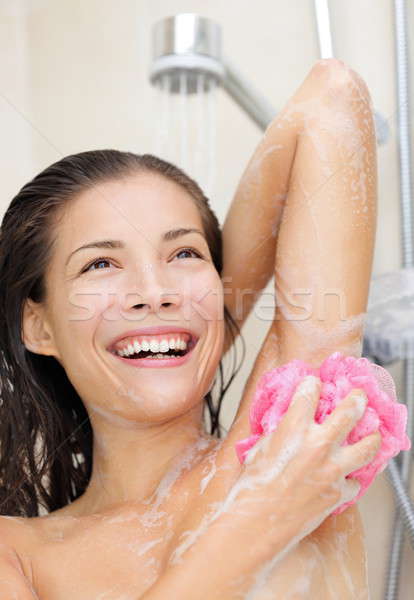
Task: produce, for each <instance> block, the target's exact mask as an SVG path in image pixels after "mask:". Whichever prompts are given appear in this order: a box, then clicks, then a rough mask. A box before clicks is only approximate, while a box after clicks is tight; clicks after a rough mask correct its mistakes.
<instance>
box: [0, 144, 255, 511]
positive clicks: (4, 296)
mask: <svg viewBox="0 0 414 600" xmlns="http://www.w3.org/2000/svg"><path fill="white" fill-rule="evenodd" d="M139 172H142V173H154V174H157V175H159V176H162V177H165V178H166V179H168V180H171V181H173V182H175V183H177V184H178V185H180V186H181V187H182V188H184V189H185V190H186V191H187V192H188V193H189V194H190V196H191V197H192V198H193V199H194V201H195V203H196V206H197V208H198V210H199V213H200V216H201V220H202V223H203V228H204V232H205V235H206V238H207V242H208V246H209V249H210V252H211V256H212V259H213V263H214V266H215V268H216V270H217V272H218V273H219V274H221V271H222V237H221V230H220V225H219V222H218V220H217V217H216V215H215V214H214V212H213V211H212V209H211V208H210V205H209V200H208V199H207V197H206V196H205V195H204V194H203V192H202V190H201V188H200V187H199V185H198V184H197V183H196V182H195V181H194V180H193V179H191V178H190V177H189V176H188V175H187V174H186V173H184V172H183V171H182V170H181V169H179V168H178V167H176V166H175V165H173V164H171V163H169V162H167V161H164V160H162V159H160V158H158V157H156V156H154V155H151V154H142V155H138V154H134V153H132V152H122V151H118V150H113V149H104V150H90V151H87V152H80V153H78V154H73V155H70V156H66V157H64V158H62V159H61V160H59V161H57V162H55V163H53V164H52V165H50V166H49V167H47V168H46V169H44V170H43V171H42V172H41V173H39V174H38V175H37V176H36V177H34V178H33V179H32V180H31V181H29V182H28V183H27V184H26V185H24V186H23V187H22V188H21V190H20V191H19V192H18V193H17V195H16V196H15V197H14V198H13V199H12V201H11V203H10V205H9V207H8V208H7V210H6V212H5V214H4V216H3V220H2V223H1V228H0V282H1V285H0V320H1V325H0V327H1V328H0V331H1V335H0V514H3V515H10V516H22V517H34V516H38V515H39V509H40V507H41V506H42V507H43V508H45V509H46V511H48V512H51V511H54V510H57V509H59V508H61V507H63V506H66V505H67V504H68V503H70V502H72V501H73V500H75V499H76V498H78V497H79V496H80V495H82V494H83V492H84V491H85V489H86V487H87V485H88V482H89V480H90V477H91V473H92V447H93V430H92V427H91V423H90V420H89V416H88V413H87V411H86V409H85V407H84V405H83V402H82V400H81V398H80V397H79V395H78V394H77V392H76V390H75V388H74V387H73V386H72V384H71V382H70V380H69V379H68V377H67V375H66V372H65V370H64V368H63V367H62V366H61V364H60V363H59V361H57V360H56V359H55V358H54V357H53V356H44V355H40V354H36V353H33V352H31V351H30V350H28V349H27V348H26V347H25V345H24V343H23V339H22V335H21V334H22V316H23V308H24V304H25V301H26V299H27V298H30V299H31V300H33V301H34V302H42V301H44V300H45V296H46V286H45V272H46V269H47V266H48V264H49V261H50V257H51V256H52V251H53V246H54V241H55V240H54V239H53V231H54V224H55V222H56V217H57V215H59V214H61V211H60V209H62V208H64V207H65V205H66V204H67V202H68V201H69V200H71V199H73V198H74V197H76V196H77V194H80V193H81V192H83V191H85V190H88V189H90V188H93V187H94V186H95V185H97V184H98V183H102V182H105V181H110V180H114V179H119V178H122V177H128V176H129V175H133V174H136V173H139ZM224 319H225V327H226V335H229V336H230V338H229V339H231V340H232V341H233V342H234V341H235V340H236V338H237V336H240V339H241V341H242V344H243V357H242V359H241V361H240V363H239V365H238V366H237V367H236V361H235V360H234V359H233V363H232V367H233V368H232V371H231V375H230V377H229V378H228V379H227V381H225V378H224V373H223V365H222V361H220V363H219V367H218V376H216V379H215V380H214V384H213V387H212V388H211V390H210V391H209V393H208V394H207V395H206V396H205V397H204V411H203V418H204V419H205V416H206V410H205V409H206V407H207V409H208V411H209V419H210V429H211V431H210V433H211V434H212V435H215V436H216V437H217V438H220V437H221V429H222V427H221V425H220V422H219V415H220V408H221V403H222V400H223V396H224V394H225V393H226V391H227V389H228V387H229V385H230V384H231V382H232V381H233V379H234V377H235V375H236V374H237V372H238V371H239V369H240V367H241V364H242V362H243V359H244V353H245V344H244V340H243V338H242V337H241V335H240V330H239V328H238V325H237V323H236V322H235V321H234V320H233V318H232V316H231V315H230V313H229V311H228V310H227V307H226V306H224ZM231 349H232V350H233V352H234V354H236V353H235V344H232V346H231ZM226 358H227V354H226ZM217 383H218V399H217V400H216V401H215V402H214V401H213V392H214V391H215V390H216V389H217Z"/></svg>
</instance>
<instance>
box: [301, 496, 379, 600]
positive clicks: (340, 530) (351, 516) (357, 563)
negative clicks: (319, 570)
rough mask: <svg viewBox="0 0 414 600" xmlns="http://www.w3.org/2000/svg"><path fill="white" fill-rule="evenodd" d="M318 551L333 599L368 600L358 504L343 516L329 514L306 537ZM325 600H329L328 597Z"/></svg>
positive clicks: (365, 564) (366, 571)
mask: <svg viewBox="0 0 414 600" xmlns="http://www.w3.org/2000/svg"><path fill="white" fill-rule="evenodd" d="M308 538H309V541H310V542H311V543H313V544H315V546H316V547H317V549H318V553H319V554H320V558H321V560H322V561H323V566H324V571H325V573H324V579H325V583H326V584H327V588H328V590H329V584H330V586H331V588H333V589H335V596H334V597H335V598H343V599H344V600H345V599H348V598H349V600H351V599H353V598H359V599H360V600H368V599H369V587H368V570H367V556H366V548H365V532H364V527H363V523H362V518H361V514H360V512H359V509H358V505H357V504H352V505H351V506H349V507H348V508H347V509H346V510H345V511H344V512H343V513H341V514H339V515H331V516H329V517H328V518H327V519H325V521H323V523H322V524H321V525H320V526H319V527H318V529H316V530H315V531H313V532H312V533H311V534H310V536H308ZM327 598H329V599H330V598H331V596H329V594H327Z"/></svg>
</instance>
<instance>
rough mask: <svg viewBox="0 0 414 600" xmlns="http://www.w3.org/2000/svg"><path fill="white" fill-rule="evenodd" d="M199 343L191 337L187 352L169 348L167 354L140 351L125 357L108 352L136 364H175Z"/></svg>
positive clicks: (110, 350)
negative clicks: (157, 362) (162, 362)
mask: <svg viewBox="0 0 414 600" xmlns="http://www.w3.org/2000/svg"><path fill="white" fill-rule="evenodd" d="M197 342H198V338H197V337H195V336H193V335H191V337H190V339H189V341H188V343H187V347H186V348H185V350H181V349H173V348H169V349H168V350H167V351H166V352H160V351H158V352H152V351H151V350H140V351H139V352H134V354H129V355H125V356H122V355H120V354H118V353H117V352H116V351H115V350H113V349H108V351H109V352H110V353H111V354H114V355H115V356H116V358H119V359H121V360H126V361H132V362H134V363H142V361H145V362H146V363H148V361H154V362H156V361H160V362H161V361H168V362H169V363H173V362H174V359H175V360H179V359H182V357H184V356H186V355H187V354H189V353H190V352H191V351H192V350H193V349H194V347H195V346H196V344H197Z"/></svg>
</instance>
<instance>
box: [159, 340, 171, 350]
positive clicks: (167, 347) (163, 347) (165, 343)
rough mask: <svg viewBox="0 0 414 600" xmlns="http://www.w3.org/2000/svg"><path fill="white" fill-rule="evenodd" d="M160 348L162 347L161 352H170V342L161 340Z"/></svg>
mask: <svg viewBox="0 0 414 600" xmlns="http://www.w3.org/2000/svg"><path fill="white" fill-rule="evenodd" d="M159 347H160V352H168V350H169V348H170V345H169V343H168V340H161V342H160V345H159Z"/></svg>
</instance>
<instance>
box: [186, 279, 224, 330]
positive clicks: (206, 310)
mask: <svg viewBox="0 0 414 600" xmlns="http://www.w3.org/2000/svg"><path fill="white" fill-rule="evenodd" d="M190 297H191V304H192V305H193V306H194V307H196V308H197V311H198V313H199V315H200V317H201V318H203V319H204V320H206V321H209V322H210V323H211V325H214V326H216V325H217V324H218V323H220V322H223V317H224V295H223V286H222V284H221V280H220V278H219V276H218V275H217V274H216V273H201V274H199V275H198V276H197V277H193V278H192V280H191V295H190Z"/></svg>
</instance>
